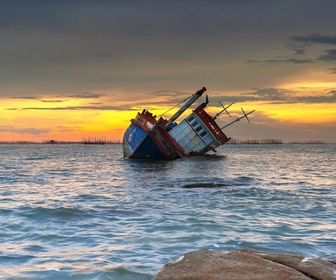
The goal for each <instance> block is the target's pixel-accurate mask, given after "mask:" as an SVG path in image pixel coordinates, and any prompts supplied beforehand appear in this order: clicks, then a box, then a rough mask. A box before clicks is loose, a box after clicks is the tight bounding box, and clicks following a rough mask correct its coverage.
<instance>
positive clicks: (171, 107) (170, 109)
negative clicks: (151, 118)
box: [160, 94, 193, 117]
mask: <svg viewBox="0 0 336 280" xmlns="http://www.w3.org/2000/svg"><path fill="white" fill-rule="evenodd" d="M192 96H193V94H192V95H190V96H188V97H187V98H186V99H184V100H182V101H181V102H180V103H178V104H176V105H175V106H173V107H171V108H170V109H169V110H168V111H166V112H164V113H162V114H161V115H160V117H162V116H163V115H164V114H167V113H168V112H169V111H171V110H173V109H174V108H175V107H176V106H178V105H180V104H181V103H183V102H185V101H187V100H188V99H189V98H190V97H192Z"/></svg>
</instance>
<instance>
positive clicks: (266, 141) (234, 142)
mask: <svg viewBox="0 0 336 280" xmlns="http://www.w3.org/2000/svg"><path fill="white" fill-rule="evenodd" d="M0 144H49V145H55V144H81V145H116V144H122V142H121V141H119V140H106V141H87V140H84V141H57V140H44V141H41V142H39V141H1V140H0ZM263 144H267V145H279V144H335V143H332V142H324V141H320V140H308V141H289V142H284V141H282V140H279V139H262V140H258V139H252V140H240V139H231V140H230V141H229V142H228V143H227V145H263Z"/></svg>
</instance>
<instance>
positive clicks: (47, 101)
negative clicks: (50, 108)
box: [40, 99, 65, 103]
mask: <svg viewBox="0 0 336 280" xmlns="http://www.w3.org/2000/svg"><path fill="white" fill-rule="evenodd" d="M40 101H41V102H44V103H62V102H65V100H52V99H51V100H48V99H41V100H40Z"/></svg>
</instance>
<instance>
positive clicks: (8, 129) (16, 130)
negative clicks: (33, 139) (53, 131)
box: [0, 126, 50, 135]
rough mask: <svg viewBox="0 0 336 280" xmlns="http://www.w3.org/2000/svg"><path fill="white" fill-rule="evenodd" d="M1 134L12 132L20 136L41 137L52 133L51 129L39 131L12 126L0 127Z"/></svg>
mask: <svg viewBox="0 0 336 280" xmlns="http://www.w3.org/2000/svg"><path fill="white" fill-rule="evenodd" d="M0 132H11V133H18V134H32V135H41V134H47V133H49V132H50V129H37V128H32V127H27V128H13V127H12V126H0Z"/></svg>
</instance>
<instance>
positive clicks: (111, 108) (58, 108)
mask: <svg viewBox="0 0 336 280" xmlns="http://www.w3.org/2000/svg"><path fill="white" fill-rule="evenodd" d="M6 110H8V111H22V110H24V111H77V110H98V111H105V110H119V111H125V110H126V111H131V110H132V108H129V107H127V106H125V107H122V106H65V107H53V108H49V107H23V108H7V109H6Z"/></svg>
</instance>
